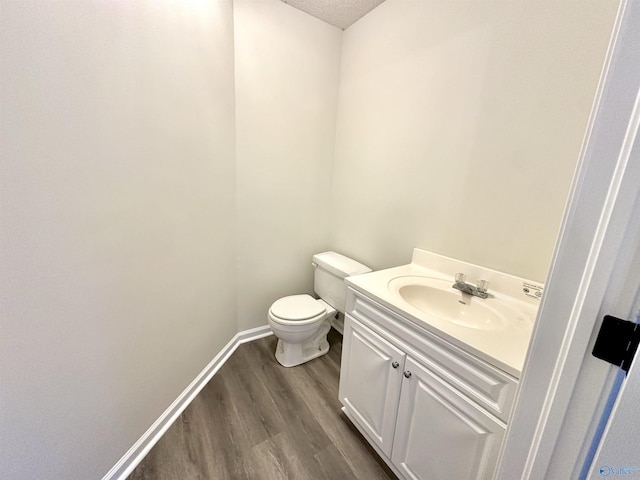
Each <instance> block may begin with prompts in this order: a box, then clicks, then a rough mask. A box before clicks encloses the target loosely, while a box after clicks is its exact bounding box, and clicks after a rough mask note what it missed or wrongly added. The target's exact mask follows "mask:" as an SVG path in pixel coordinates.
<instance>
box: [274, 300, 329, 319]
mask: <svg viewBox="0 0 640 480" xmlns="http://www.w3.org/2000/svg"><path fill="white" fill-rule="evenodd" d="M326 312H327V309H326V308H325V306H324V302H322V301H319V300H316V299H315V298H313V297H312V296H311V295H307V294H304V295H289V296H288V297H283V298H280V299H279V300H276V301H275V302H273V305H271V308H270V309H269V314H270V315H271V318H272V320H273V321H274V322H277V323H281V324H283V325H293V324H295V325H305V324H309V323H313V322H315V321H317V320H318V319H319V318H321V317H323V316H324V315H325V314H326Z"/></svg>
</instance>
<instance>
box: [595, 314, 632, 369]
mask: <svg viewBox="0 0 640 480" xmlns="http://www.w3.org/2000/svg"><path fill="white" fill-rule="evenodd" d="M638 344H640V324H638V323H633V322H629V321H627V320H622V319H620V318H616V317H612V316H611V315H607V316H605V317H604V318H603V319H602V326H601V327H600V332H598V338H596V343H595V345H594V346H593V352H592V354H593V356H594V357H596V358H599V359H601V360H604V361H605V362H609V363H611V364H613V365H617V366H618V367H620V368H621V369H622V370H624V371H625V372H628V371H629V367H630V366H631V362H632V361H633V357H634V356H635V354H636V351H637V350H638Z"/></svg>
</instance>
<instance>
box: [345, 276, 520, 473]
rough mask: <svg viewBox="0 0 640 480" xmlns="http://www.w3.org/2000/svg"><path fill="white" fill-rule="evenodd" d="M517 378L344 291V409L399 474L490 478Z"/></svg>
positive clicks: (364, 299)
mask: <svg viewBox="0 0 640 480" xmlns="http://www.w3.org/2000/svg"><path fill="white" fill-rule="evenodd" d="M516 387H517V379H515V378H513V377H511V376H510V375H508V374H506V373H504V372H502V371H501V370H499V369H497V368H495V367H493V366H492V365H490V364H488V363H486V362H484V361H482V360H480V359H478V358H475V357H474V356H473V355H470V354H469V353H467V352H465V351H464V350H462V349H460V348H458V347H457V346H455V345H452V344H450V343H448V342H446V341H445V340H443V339H440V338H438V337H437V336H435V335H434V334H432V333H431V332H428V331H426V330H424V329H422V328H421V327H419V326H416V325H415V324H412V323H411V322H410V321H408V320H407V319H404V318H403V317H402V316H400V315H398V314H396V313H395V312H393V311H391V310H389V309H387V308H386V307H384V306H382V305H380V304H378V303H377V302H375V301H374V300H372V299H370V298H368V297H367V296H366V295H364V294H362V293H361V292H359V291H356V290H353V289H351V288H350V289H349V293H348V296H347V315H346V321H345V328H344V338H343V352H342V365H341V371H340V389H339V396H340V400H341V402H342V404H343V406H344V408H343V411H344V412H345V414H346V415H347V416H348V417H349V418H350V419H351V421H352V422H353V423H354V424H355V425H356V427H358V429H359V430H360V431H361V432H362V433H363V434H364V436H365V437H366V438H367V440H368V441H369V442H370V443H371V444H372V445H373V446H374V448H375V449H376V450H377V451H378V453H379V454H380V455H381V456H382V458H383V459H384V460H385V461H386V462H387V463H388V464H389V466H390V467H391V468H392V470H393V471H394V472H395V473H396V474H397V475H398V476H399V477H400V478H402V479H407V480H409V479H410V480H437V479H443V480H446V479H453V478H455V479H456V480H464V479H469V480H471V479H473V480H484V479H490V478H491V476H492V475H493V472H494V470H495V466H496V462H497V457H498V452H499V449H500V445H501V443H502V440H503V436H504V431H505V428H506V423H505V421H506V419H507V418H508V414H509V412H510V409H511V406H512V403H513V398H514V395H515V389H516Z"/></svg>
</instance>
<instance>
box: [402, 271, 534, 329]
mask: <svg viewBox="0 0 640 480" xmlns="http://www.w3.org/2000/svg"><path fill="white" fill-rule="evenodd" d="M452 285H453V281H446V280H442V279H438V278H431V277H418V276H407V277H398V278H394V279H393V280H391V281H390V282H389V289H390V290H391V291H392V292H394V293H396V294H397V295H399V296H400V298H401V299H402V300H403V301H404V302H406V303H407V304H409V305H410V306H412V307H413V308H416V309H418V310H420V311H421V312H423V313H426V314H427V315H430V316H432V317H436V318H438V319H440V320H444V321H448V322H451V323H454V324H456V325H460V326H462V327H467V328H474V329H479V330H500V329H503V328H505V326H506V325H507V322H508V321H509V320H510V319H512V320H517V319H522V317H523V312H519V311H518V310H517V309H515V308H512V307H511V306H510V305H508V304H507V303H506V302H503V301H500V300H498V299H496V298H495V297H492V296H490V297H489V298H487V299H482V298H477V297H474V296H471V295H468V294H463V293H462V292H460V291H458V290H455V289H454V288H452ZM525 316H526V315H525Z"/></svg>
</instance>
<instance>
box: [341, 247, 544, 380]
mask: <svg viewBox="0 0 640 480" xmlns="http://www.w3.org/2000/svg"><path fill="white" fill-rule="evenodd" d="M457 272H463V273H466V274H467V278H468V279H469V282H470V283H475V281H477V279H478V278H483V279H485V280H489V282H490V286H489V294H490V298H495V299H497V300H501V301H502V300H504V301H506V302H508V303H509V304H510V305H511V306H512V307H515V308H517V310H518V311H519V313H520V314H518V315H514V317H515V318H509V319H508V321H507V322H506V324H505V325H504V326H503V327H502V328H499V329H492V330H483V329H478V328H469V327H466V326H462V325H458V324H456V323H452V322H450V321H447V320H445V319H442V318H437V317H435V316H432V315H429V314H427V313H425V312H423V311H422V310H419V309H417V308H415V307H413V306H412V305H410V304H409V303H407V302H406V301H405V300H404V299H403V298H402V297H401V296H400V295H398V294H397V293H396V292H394V291H393V289H390V288H389V282H391V281H392V280H393V279H396V278H398V277H406V276H417V277H430V278H437V279H442V280H446V281H450V282H451V284H452V285H453V283H454V277H455V274H456V273H457ZM346 282H347V284H348V285H349V286H351V287H352V288H354V289H356V290H358V291H360V292H362V293H364V294H366V295H367V296H369V297H371V298H372V299H373V300H375V301H377V302H378V303H380V304H382V305H384V306H385V307H387V308H389V309H391V310H392V311H394V312H396V313H397V314H399V315H401V316H403V317H405V318H407V319H408V320H409V321H411V322H413V323H414V324H416V325H418V326H420V327H423V328H425V329H426V330H428V331H430V332H431V333H433V334H435V335H437V336H439V337H441V338H443V339H445V340H447V341H449V342H451V343H453V344H454V345H456V346H458V347H460V348H462V349H463V350H465V351H467V352H469V353H471V354H474V355H476V356H477V357H479V358H481V359H483V360H485V361H486V362H488V363H490V364H492V365H494V366H495V367H497V368H499V369H501V370H503V371H505V372H507V373H509V374H510V375H513V376H514V377H516V378H519V377H520V374H521V373H522V367H523V364H524V360H525V356H526V353H527V348H528V346H529V341H530V339H531V333H532V331H533V325H534V322H535V318H536V314H537V311H538V305H539V302H540V300H539V294H538V295H536V292H541V291H542V288H543V285H542V284H540V283H538V282H531V281H529V280H525V279H522V278H518V277H514V276H511V275H508V274H505V273H502V272H497V271H494V270H490V269H486V268H482V267H478V266H476V265H471V264H467V263H465V262H461V261H458V260H454V259H450V258H447V257H442V256H440V255H436V254H433V253H430V252H426V251H424V250H418V249H416V250H414V255H413V259H412V263H410V264H408V265H402V266H399V267H394V268H389V269H386V270H379V271H376V272H371V273H366V274H362V275H356V276H353V277H348V278H347V279H346ZM538 289H539V290H538ZM452 291H454V292H455V290H452ZM474 301H480V302H482V301H483V300H482V299H480V298H475V297H474Z"/></svg>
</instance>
